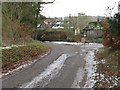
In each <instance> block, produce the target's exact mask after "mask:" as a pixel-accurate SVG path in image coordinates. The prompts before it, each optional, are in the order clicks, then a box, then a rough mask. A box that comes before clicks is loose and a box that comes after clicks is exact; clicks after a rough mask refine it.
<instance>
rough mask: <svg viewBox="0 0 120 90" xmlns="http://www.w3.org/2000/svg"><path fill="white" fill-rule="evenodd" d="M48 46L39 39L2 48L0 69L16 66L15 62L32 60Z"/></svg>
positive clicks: (46, 49) (6, 69)
mask: <svg viewBox="0 0 120 90" xmlns="http://www.w3.org/2000/svg"><path fill="white" fill-rule="evenodd" d="M48 50H49V48H48V47H47V46H46V45H45V44H44V43H42V42H40V41H34V42H31V43H27V44H25V45H24V46H19V47H12V48H11V49H3V50H2V70H3V72H4V71H5V72H6V71H8V70H11V69H14V68H16V67H15V66H17V65H15V64H21V63H23V62H25V61H29V60H34V59H35V58H37V56H39V55H42V54H44V53H46V52H47V51H48Z"/></svg>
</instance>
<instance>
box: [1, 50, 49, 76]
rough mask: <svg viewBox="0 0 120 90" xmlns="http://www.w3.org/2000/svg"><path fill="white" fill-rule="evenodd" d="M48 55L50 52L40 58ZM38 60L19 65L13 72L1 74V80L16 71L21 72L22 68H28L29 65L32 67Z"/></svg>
mask: <svg viewBox="0 0 120 90" xmlns="http://www.w3.org/2000/svg"><path fill="white" fill-rule="evenodd" d="M48 53H50V51H49V52H47V53H46V54H44V55H42V56H40V58H43V57H45V56H46V55H48ZM40 58H38V59H34V60H33V61H27V62H23V63H22V65H20V66H19V67H17V68H15V69H13V70H9V71H8V72H6V73H1V74H0V78H1V77H4V76H6V75H9V74H12V73H14V72H17V71H19V70H21V69H23V68H25V67H27V66H30V65H32V64H33V63H35V62H36V61H38V60H39V59H40Z"/></svg>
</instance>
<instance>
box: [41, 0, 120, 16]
mask: <svg viewBox="0 0 120 90" xmlns="http://www.w3.org/2000/svg"><path fill="white" fill-rule="evenodd" d="M44 1H54V0H44ZM119 1H120V0H55V2H54V3H52V4H48V5H44V9H43V11H42V14H43V15H45V16H46V17H65V16H69V14H71V15H73V16H74V15H77V14H78V13H85V14H86V15H91V16H105V14H107V13H106V11H105V9H106V8H107V6H115V8H114V10H113V12H112V15H113V14H115V12H117V11H118V8H117V6H118V2H119ZM115 2H116V3H115Z"/></svg>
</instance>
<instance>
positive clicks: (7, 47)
mask: <svg viewBox="0 0 120 90" xmlns="http://www.w3.org/2000/svg"><path fill="white" fill-rule="evenodd" d="M21 46H24V45H11V46H6V47H0V49H11V48H12V47H21Z"/></svg>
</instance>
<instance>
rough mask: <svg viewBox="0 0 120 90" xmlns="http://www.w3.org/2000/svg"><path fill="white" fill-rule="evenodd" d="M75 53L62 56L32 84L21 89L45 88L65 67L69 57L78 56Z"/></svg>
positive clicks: (27, 84)
mask: <svg viewBox="0 0 120 90" xmlns="http://www.w3.org/2000/svg"><path fill="white" fill-rule="evenodd" d="M76 54H77V52H75V53H70V54H62V55H61V56H60V57H59V58H58V59H57V60H55V61H54V62H53V63H52V64H50V65H49V66H48V67H47V68H46V69H45V71H43V72H42V73H41V74H40V75H38V76H37V77H35V78H33V80H31V81H30V82H28V83H26V84H24V85H22V86H20V88H36V87H39V88H44V87H45V86H46V85H47V84H48V83H49V82H50V80H51V79H53V78H54V77H55V76H56V75H57V74H58V73H59V71H60V70H61V68H62V67H63V65H64V63H65V60H66V59H67V58H68V57H71V56H74V55H76Z"/></svg>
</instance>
